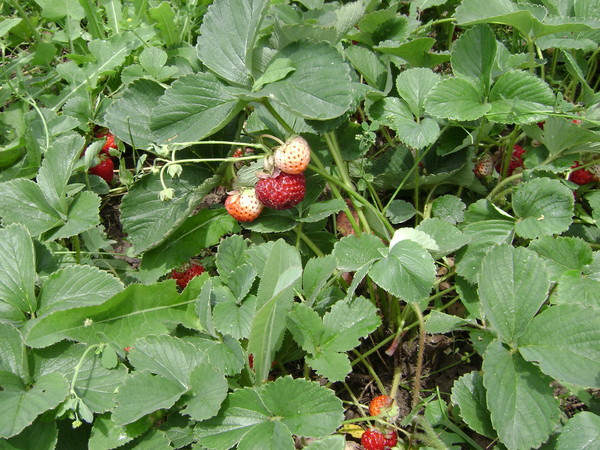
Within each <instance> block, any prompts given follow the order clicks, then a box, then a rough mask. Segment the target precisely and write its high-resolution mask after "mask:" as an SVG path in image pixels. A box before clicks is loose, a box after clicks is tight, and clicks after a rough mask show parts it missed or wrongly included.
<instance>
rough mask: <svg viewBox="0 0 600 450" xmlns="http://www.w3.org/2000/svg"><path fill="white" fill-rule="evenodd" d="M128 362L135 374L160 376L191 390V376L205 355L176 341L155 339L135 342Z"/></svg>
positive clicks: (169, 337) (146, 338) (170, 337)
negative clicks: (140, 372)
mask: <svg viewBox="0 0 600 450" xmlns="http://www.w3.org/2000/svg"><path fill="white" fill-rule="evenodd" d="M127 359H128V360H129V361H130V362H131V364H132V365H133V367H135V369H136V370H137V371H142V372H148V373H153V374H155V375H160V376H161V377H163V378H167V379H169V380H171V381H174V382H176V383H179V384H180V385H181V386H182V387H184V388H185V389H190V373H191V371H192V369H194V367H196V366H197V365H198V364H200V363H201V362H202V361H203V359H204V355H203V354H202V353H199V352H198V351H197V349H196V348H195V347H194V346H193V345H192V344H189V343H186V342H184V341H182V340H181V339H179V338H176V337H173V336H167V335H158V336H157V335H154V336H146V337H143V338H140V339H137V340H136V341H135V344H133V349H132V350H131V351H130V352H129V354H128V356H127Z"/></svg>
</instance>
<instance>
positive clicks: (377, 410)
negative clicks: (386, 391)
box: [369, 395, 393, 416]
mask: <svg viewBox="0 0 600 450" xmlns="http://www.w3.org/2000/svg"><path fill="white" fill-rule="evenodd" d="M392 403H393V400H392V397H390V396H389V395H380V396H378V397H375V398H374V399H373V400H371V403H369V414H370V415H371V416H378V415H379V414H381V413H383V412H386V411H387V410H389V408H390V406H392Z"/></svg>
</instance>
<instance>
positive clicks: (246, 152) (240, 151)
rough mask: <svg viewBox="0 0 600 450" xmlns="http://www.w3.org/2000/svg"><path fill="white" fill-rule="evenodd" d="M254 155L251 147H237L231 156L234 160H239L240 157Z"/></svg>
mask: <svg viewBox="0 0 600 450" xmlns="http://www.w3.org/2000/svg"><path fill="white" fill-rule="evenodd" d="M252 154H254V149H252V148H251V147H245V148H242V147H238V148H236V149H235V152H233V155H231V156H233V157H234V158H241V157H242V156H250V155H252Z"/></svg>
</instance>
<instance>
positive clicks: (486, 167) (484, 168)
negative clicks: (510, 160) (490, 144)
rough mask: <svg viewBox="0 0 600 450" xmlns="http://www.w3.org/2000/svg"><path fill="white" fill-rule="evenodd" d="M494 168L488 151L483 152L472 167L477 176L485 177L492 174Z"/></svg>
mask: <svg viewBox="0 0 600 450" xmlns="http://www.w3.org/2000/svg"><path fill="white" fill-rule="evenodd" d="M493 170H494V159H493V158H492V155H490V154H489V153H485V154H484V155H483V156H482V157H481V158H479V160H477V162H476V163H475V167H474V168H473V172H475V176H476V177H477V178H483V177H487V176H489V175H491V174H492V172H493Z"/></svg>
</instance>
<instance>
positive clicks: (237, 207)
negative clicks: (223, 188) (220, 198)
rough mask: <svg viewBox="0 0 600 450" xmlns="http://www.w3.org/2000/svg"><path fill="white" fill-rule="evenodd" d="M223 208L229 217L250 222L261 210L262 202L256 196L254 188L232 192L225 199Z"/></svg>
mask: <svg viewBox="0 0 600 450" xmlns="http://www.w3.org/2000/svg"><path fill="white" fill-rule="evenodd" d="M225 209H226V210H227V212H228V213H229V215H230V216H231V217H233V218H234V219H235V220H238V221H240V222H252V221H253V220H255V219H256V218H257V217H258V216H260V213H261V212H262V210H263V204H262V203H261V202H260V201H259V200H258V198H257V197H256V192H255V191H254V189H246V190H243V191H241V192H234V193H233V194H230V195H229V197H227V198H226V199H225Z"/></svg>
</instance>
